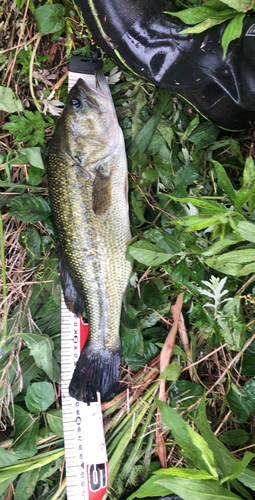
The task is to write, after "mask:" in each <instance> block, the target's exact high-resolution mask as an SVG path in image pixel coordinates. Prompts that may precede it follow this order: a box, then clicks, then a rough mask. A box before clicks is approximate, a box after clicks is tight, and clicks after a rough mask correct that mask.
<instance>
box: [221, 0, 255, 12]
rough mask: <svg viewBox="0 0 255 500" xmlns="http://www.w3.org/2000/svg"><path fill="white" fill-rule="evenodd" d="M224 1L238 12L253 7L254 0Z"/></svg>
mask: <svg viewBox="0 0 255 500" xmlns="http://www.w3.org/2000/svg"><path fill="white" fill-rule="evenodd" d="M224 3H225V4H226V5H228V6H229V7H231V8H232V9H235V10H238V11H239V12H247V11H248V10H249V9H252V8H253V7H254V0H224Z"/></svg>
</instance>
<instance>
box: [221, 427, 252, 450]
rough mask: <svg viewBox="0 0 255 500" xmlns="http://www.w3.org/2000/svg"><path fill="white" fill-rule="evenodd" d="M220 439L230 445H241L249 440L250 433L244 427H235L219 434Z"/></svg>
mask: <svg viewBox="0 0 255 500" xmlns="http://www.w3.org/2000/svg"><path fill="white" fill-rule="evenodd" d="M219 439H220V440H221V441H222V443H225V444H228V445H230V446H240V445H242V444H245V443H246V442H247V441H248V439H249V434H248V432H246V431H244V430H243V429H233V430H231V431H227V432H223V434H221V435H220V436H219Z"/></svg>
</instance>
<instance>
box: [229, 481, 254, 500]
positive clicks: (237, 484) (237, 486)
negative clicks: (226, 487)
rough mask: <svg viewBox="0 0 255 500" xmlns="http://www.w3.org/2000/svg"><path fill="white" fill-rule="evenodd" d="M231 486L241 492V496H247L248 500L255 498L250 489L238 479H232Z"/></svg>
mask: <svg viewBox="0 0 255 500" xmlns="http://www.w3.org/2000/svg"><path fill="white" fill-rule="evenodd" d="M230 483H231V488H232V489H235V491H236V492H237V493H239V494H240V496H241V498H246V500H253V498H252V496H251V494H250V493H249V491H248V490H247V489H246V488H244V487H243V485H242V484H241V483H240V482H239V480H237V479H232V481H231V482H230Z"/></svg>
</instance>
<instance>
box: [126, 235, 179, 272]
mask: <svg viewBox="0 0 255 500" xmlns="http://www.w3.org/2000/svg"><path fill="white" fill-rule="evenodd" d="M129 253H130V255H132V257H134V259H136V260H137V261H138V262H141V264H144V265H145V266H155V267H158V266H160V265H161V264H163V262H167V261H168V260H169V259H171V257H172V256H173V254H167V253H166V252H165V251H164V250H163V249H162V248H160V247H158V246H156V245H154V244H153V243H150V242H149V241H137V242H136V243H134V244H133V245H131V246H130V247H129Z"/></svg>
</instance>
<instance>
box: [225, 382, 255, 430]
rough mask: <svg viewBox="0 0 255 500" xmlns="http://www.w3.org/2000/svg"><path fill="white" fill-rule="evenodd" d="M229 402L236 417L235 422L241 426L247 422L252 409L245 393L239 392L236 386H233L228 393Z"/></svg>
mask: <svg viewBox="0 0 255 500" xmlns="http://www.w3.org/2000/svg"><path fill="white" fill-rule="evenodd" d="M227 402H228V404H229V407H230V409H231V411H232V412H233V415H234V421H235V422H238V423H239V424H241V423H243V422H246V420H247V418H248V416H249V414H250V409H249V407H248V405H247V400H246V397H245V394H244V392H243V391H241V392H240V391H239V390H238V391H237V390H236V387H235V385H234V384H232V385H231V387H230V389H229V391H228V393H227Z"/></svg>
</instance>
